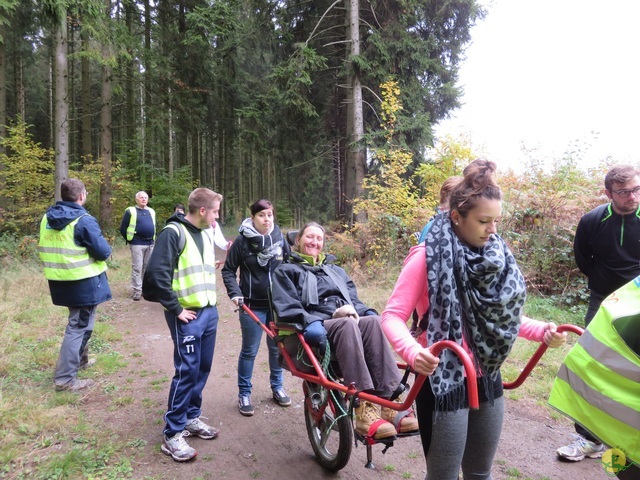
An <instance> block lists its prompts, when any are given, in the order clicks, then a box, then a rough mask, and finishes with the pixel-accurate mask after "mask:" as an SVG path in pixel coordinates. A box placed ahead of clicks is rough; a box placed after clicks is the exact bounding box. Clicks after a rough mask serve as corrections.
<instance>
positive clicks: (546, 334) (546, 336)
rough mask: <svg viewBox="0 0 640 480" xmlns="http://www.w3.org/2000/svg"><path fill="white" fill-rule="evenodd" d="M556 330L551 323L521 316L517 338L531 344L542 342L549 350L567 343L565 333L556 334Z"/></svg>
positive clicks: (554, 325)
mask: <svg viewBox="0 0 640 480" xmlns="http://www.w3.org/2000/svg"><path fill="white" fill-rule="evenodd" d="M557 328H558V327H556V324H555V323H553V322H541V321H540V320H534V319H533V318H530V317H527V316H525V315H523V316H522V323H521V324H520V331H519V332H518V336H519V337H522V338H526V339H527V340H531V341H533V342H544V343H545V344H546V345H547V346H548V347H551V348H558V347H559V346H561V345H562V344H564V343H565V342H566V341H567V333H566V332H565V333H558V331H557Z"/></svg>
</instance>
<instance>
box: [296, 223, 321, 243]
mask: <svg viewBox="0 0 640 480" xmlns="http://www.w3.org/2000/svg"><path fill="white" fill-rule="evenodd" d="M311 227H316V228H319V229H320V230H322V233H323V235H324V234H325V233H326V232H325V230H324V227H323V226H322V225H320V224H319V223H316V222H307V223H305V224H304V225H303V226H302V228H301V229H300V230H298V233H297V234H296V242H297V241H298V240H300V239H301V238H302V235H304V232H305V230H306V229H307V228H311Z"/></svg>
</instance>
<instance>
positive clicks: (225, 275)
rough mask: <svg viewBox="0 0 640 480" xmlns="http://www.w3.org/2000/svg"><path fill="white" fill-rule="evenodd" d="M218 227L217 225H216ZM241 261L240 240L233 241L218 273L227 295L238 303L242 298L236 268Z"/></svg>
mask: <svg viewBox="0 0 640 480" xmlns="http://www.w3.org/2000/svg"><path fill="white" fill-rule="evenodd" d="M218 228H219V227H218ZM241 263H242V241H241V239H238V241H236V242H234V244H233V245H232V246H231V248H230V249H229V251H228V252H227V258H226V260H225V262H224V267H222V270H221V272H220V274H221V275H222V281H223V282H224V287H225V288H226V289H227V295H229V298H230V299H231V300H232V301H233V303H235V304H236V305H237V304H238V300H239V299H241V298H243V297H244V295H243V294H242V290H241V289H240V285H239V284H238V268H240V264H241Z"/></svg>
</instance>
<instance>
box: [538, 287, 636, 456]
mask: <svg viewBox="0 0 640 480" xmlns="http://www.w3.org/2000/svg"><path fill="white" fill-rule="evenodd" d="M639 338H640V277H637V278H636V279H635V280H633V281H631V282H629V283H627V284H626V285H624V286H622V287H621V288H619V289H618V290H616V291H615V292H614V293H612V294H611V295H610V296H609V297H607V298H606V299H605V300H604V301H603V302H602V305H601V306H600V309H599V310H598V312H597V313H596V315H595V317H594V318H593V320H591V323H590V324H589V326H588V327H587V329H586V330H585V331H584V333H583V334H582V336H581V337H580V340H579V341H578V343H577V344H576V345H575V346H574V347H573V348H572V349H571V351H570V352H569V354H568V355H567V357H566V358H565V360H564V362H563V363H562V366H561V367H560V371H559V372H558V376H557V377H556V379H555V381H554V384H553V388H552V390H551V395H550V397H549V404H550V405H551V406H552V407H553V408H555V409H557V410H559V411H560V412H562V413H564V414H565V415H567V416H569V417H571V418H572V419H573V420H574V421H575V422H577V423H579V424H580V425H582V426H583V427H584V428H585V429H587V430H588V431H589V432H591V433H592V434H593V435H594V436H595V437H597V438H598V439H600V440H601V441H602V442H603V443H605V444H607V445H609V446H611V447H613V448H618V449H621V450H622V451H623V452H624V453H625V455H626V456H627V457H628V458H630V459H632V460H633V461H635V462H640V353H639V352H638V345H639V344H640V341H639Z"/></svg>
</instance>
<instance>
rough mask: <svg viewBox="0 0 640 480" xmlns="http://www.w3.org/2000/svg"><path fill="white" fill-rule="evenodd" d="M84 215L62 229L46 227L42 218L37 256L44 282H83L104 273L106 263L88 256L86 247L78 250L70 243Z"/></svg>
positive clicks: (47, 224)
mask: <svg viewBox="0 0 640 480" xmlns="http://www.w3.org/2000/svg"><path fill="white" fill-rule="evenodd" d="M85 215H86V214H85ZM83 216H84V215H81V216H79V217H78V218H76V219H75V220H74V221H73V222H71V223H69V224H68V225H67V226H66V227H64V228H63V229H62V230H55V229H53V228H51V227H49V223H48V222H47V216H46V215H45V216H44V217H42V221H41V222H40V242H39V244H38V254H39V256H40V260H41V261H42V263H43V265H44V276H45V278H46V279H47V280H59V281H65V282H69V281H73V280H82V279H84V278H91V277H95V276H97V275H100V274H101V273H102V272H105V271H106V270H107V262H105V261H104V260H96V259H95V258H93V257H91V256H90V255H89V252H87V249H86V248H85V247H79V246H78V245H76V243H75V241H74V240H73V234H74V232H75V227H76V224H77V223H78V221H79V220H80V219H81V218H82V217H83Z"/></svg>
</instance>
